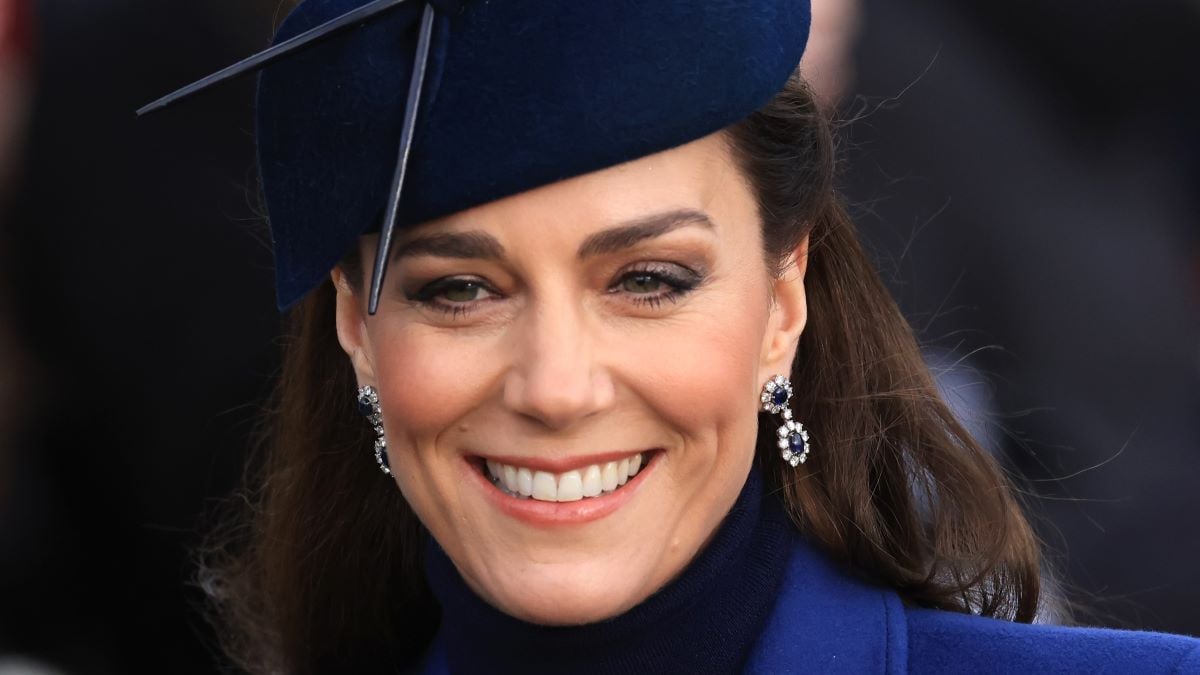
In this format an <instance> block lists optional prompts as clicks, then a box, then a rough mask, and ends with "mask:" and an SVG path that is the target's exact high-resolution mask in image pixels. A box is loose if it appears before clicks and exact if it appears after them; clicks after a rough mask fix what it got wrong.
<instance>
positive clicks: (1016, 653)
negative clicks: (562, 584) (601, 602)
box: [417, 509, 1200, 675]
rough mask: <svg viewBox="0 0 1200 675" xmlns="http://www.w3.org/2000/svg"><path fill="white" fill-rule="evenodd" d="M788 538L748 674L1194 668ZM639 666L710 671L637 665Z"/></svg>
mask: <svg viewBox="0 0 1200 675" xmlns="http://www.w3.org/2000/svg"><path fill="white" fill-rule="evenodd" d="M771 512H772V511H768V510H765V509H764V513H771ZM789 540H790V542H791V549H790V553H789V556H788V557H787V560H786V563H785V565H786V569H785V570H784V574H783V579H782V581H781V582H780V585H779V587H778V591H777V593H776V598H775V600H774V609H773V611H772V612H771V614H770V616H769V618H768V619H767V620H766V622H765V624H764V625H763V627H762V628H761V633H760V635H759V638H758V641H757V643H756V644H754V646H753V648H752V650H751V653H750V656H749V659H748V660H747V662H746V663H745V668H744V672H747V673H762V674H764V675H765V674H778V673H823V674H837V673H855V674H858V673H886V674H887V675H894V674H896V673H1012V674H1013V675H1030V674H1032V673H1079V674H1080V675H1083V674H1085V673H1086V674H1092V673H1112V674H1114V675H1115V674H1117V673H1173V674H1178V675H1183V674H1192V673H1196V674H1200V640H1197V639H1195V638H1190V637H1184V636H1178V635H1164V634H1161V633H1148V632H1136V631H1118V630H1108V629H1099V628H1065V627H1060V626H1045V625H1030V624H1019V623H1011V622H1007V621H1000V620H996V619H989V618H984V617H978V616H970V615H965V614H956V613H953V612H945V611H938V610H930V609H920V608H912V607H905V606H904V604H903V603H902V602H901V600H900V598H899V596H898V595H897V594H896V593H895V592H893V591H891V590H889V589H886V588H881V587H877V586H873V585H871V584H868V583H865V582H863V581H861V580H859V579H857V578H855V576H854V575H852V574H850V573H849V572H848V571H847V570H845V569H844V568H842V567H841V566H839V565H837V564H836V563H834V562H832V561H831V560H830V559H829V558H828V557H826V556H825V555H824V554H823V553H821V552H820V551H819V550H818V549H817V548H816V547H814V546H812V545H811V544H809V543H808V542H806V541H805V540H803V539H802V538H800V537H799V536H795V535H793V536H791V537H789ZM689 573H690V572H689ZM689 573H685V575H686V574H689ZM695 611H697V612H703V611H706V610H705V609H704V608H703V607H698V608H696V610H695ZM618 620H620V619H618ZM659 629H661V626H660V627H658V628H654V629H653V630H659ZM647 630H650V629H647ZM547 639H551V638H550V636H547ZM464 644H465V645H466V646H461V645H455V646H454V647H450V646H448V643H447V641H446V640H445V636H443V635H439V637H438V639H437V640H436V641H435V643H434V644H433V645H432V647H431V649H430V651H429V652H428V654H427V655H426V660H425V662H424V663H423V664H421V666H420V667H419V668H418V671H417V672H421V673H427V674H431V675H432V674H435V673H436V674H442V673H451V672H466V671H456V670H455V669H454V668H453V667H452V665H453V663H452V661H451V658H450V657H452V656H454V654H453V653H452V652H451V651H450V650H451V649H470V648H471V647H470V643H464ZM493 648H494V647H493ZM486 653H487V652H485V654H486ZM537 653H538V652H536V651H519V650H515V651H514V653H513V654H512V655H513V656H515V657H516V658H518V659H520V658H522V656H525V655H527V656H526V658H528V659H529V660H528V662H527V663H526V664H525V665H526V666H527V667H529V668H536V667H538V666H539V664H538V662H537V656H536V654H537ZM594 653H595V652H592V651H587V650H584V651H580V652H579V654H578V657H577V662H578V663H581V664H586V663H588V659H589V658H590V657H591V655H592V654H594ZM494 672H501V671H494ZM525 672H532V671H530V670H528V669H525ZM563 672H574V671H571V670H567V671H563ZM641 672H646V673H655V672H712V671H710V670H706V669H703V668H700V669H693V670H687V671H682V670H678V669H674V668H668V669H666V670H661V669H657V668H653V667H645V668H643V669H642V671H641Z"/></svg>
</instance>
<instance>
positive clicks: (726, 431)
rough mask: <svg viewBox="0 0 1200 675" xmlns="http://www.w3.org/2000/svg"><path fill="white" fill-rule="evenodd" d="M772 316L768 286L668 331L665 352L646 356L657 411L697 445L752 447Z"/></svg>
mask: <svg viewBox="0 0 1200 675" xmlns="http://www.w3.org/2000/svg"><path fill="white" fill-rule="evenodd" d="M749 290H750V291H751V292H753V291H757V290H758V289H757V287H751V288H750V289H749ZM747 297H760V298H762V300H761V301H759V302H753V301H749V300H746V299H745V298H747ZM768 310H769V307H768V301H767V296H766V289H765V287H763V289H762V291H761V293H759V294H757V295H749V294H741V293H737V294H729V295H728V296H725V297H720V298H717V299H716V301H715V302H714V303H711V304H708V305H706V306H705V307H704V308H703V311H702V312H701V314H698V315H697V316H696V317H694V319H695V320H691V321H687V322H686V327H684V326H678V325H677V326H674V327H664V330H663V333H664V336H663V338H662V341H661V342H660V344H661V345H662V348H661V349H657V350H647V352H645V353H643V355H642V357H641V359H640V360H641V362H642V363H641V367H642V369H643V372H644V373H646V376H644V377H643V381H644V382H649V383H652V386H651V387H650V388H651V389H652V390H653V392H654V394H653V397H654V399H655V400H654V402H653V405H654V407H655V408H656V409H657V410H658V412H659V414H660V415H661V416H662V417H664V418H666V420H667V421H668V422H669V423H670V424H671V425H672V426H674V427H675V428H677V429H679V430H680V431H681V432H682V433H684V434H685V435H686V436H688V441H689V444H690V445H691V446H692V447H702V448H710V449H713V451H714V452H716V451H717V450H719V449H722V448H739V449H741V448H744V447H753V438H754V435H755V434H756V433H757V419H758V417H757V410H758V392H759V388H760V386H761V384H762V383H761V382H758V381H757V380H758V378H759V373H758V364H759V355H760V353H761V350H762V341H763V335H764V327H765V325H766V321H767V315H768ZM647 378H653V379H647ZM747 441H749V442H750V443H749V445H747ZM714 459H716V460H727V459H730V458H722V457H716V458H714ZM699 464H700V463H696V464H695V465H694V466H696V468H698V467H699Z"/></svg>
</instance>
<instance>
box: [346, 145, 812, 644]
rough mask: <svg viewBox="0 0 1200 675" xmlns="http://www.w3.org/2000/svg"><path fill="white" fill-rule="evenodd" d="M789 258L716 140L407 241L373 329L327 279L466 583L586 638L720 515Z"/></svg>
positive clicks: (450, 219) (798, 299)
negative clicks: (780, 264) (767, 250)
mask: <svg viewBox="0 0 1200 675" xmlns="http://www.w3.org/2000/svg"><path fill="white" fill-rule="evenodd" d="M806 251H807V242H806V243H805V245H802V246H801V248H800V249H798V251H797V252H796V254H795V255H794V256H793V258H794V260H795V264H794V265H793V266H792V267H790V268H789V269H788V271H787V272H786V273H785V274H784V275H783V276H782V277H781V278H778V279H776V278H773V277H772V276H771V275H770V274H769V272H768V268H767V265H766V263H765V261H764V257H763V252H762V238H761V234H760V222H759V218H758V214H757V210H756V206H755V202H754V198H753V195H752V193H751V191H750V189H749V187H748V186H747V184H746V183H745V181H744V178H743V175H742V173H741V171H740V170H739V169H738V168H737V167H736V165H735V163H734V160H733V157H732V155H731V153H730V150H729V148H728V147H727V145H726V141H725V137H724V136H723V135H719V134H716V135H712V136H709V137H706V138H703V139H701V140H699V141H696V142H693V143H690V144H688V145H685V146H681V147H679V148H675V149H672V150H669V151H666V152H662V153H659V154H656V155H652V156H649V157H646V158H643V159H639V160H636V161H633V162H629V163H627V164H623V165H620V166H617V167H613V168H610V169H606V170H603V171H598V172H595V173H591V174H587V175H584V176H581V177H578V178H573V179H570V180H566V181H562V182H559V183H555V184H552V185H549V186H545V187H541V188H538V189H535V190H532V191H529V192H525V193H522V194H518V195H516V196H513V197H508V198H505V199H502V200H499V201H496V202H492V203H489V204H485V205H483V206H479V207H476V208H473V209H470V210H467V211H462V212H460V213H456V214H454V215H451V216H447V217H445V218H442V219H439V220H436V221H432V222H429V223H425V224H423V225H421V226H419V227H416V228H412V229H411V230H409V231H406V232H404V233H403V234H401V235H400V237H399V238H398V239H397V241H396V243H395V247H394V250H393V253H394V257H393V259H392V262H391V264H390V266H389V268H388V275H387V281H386V285H385V287H384V290H383V297H382V299H381V301H380V306H379V311H378V313H377V314H376V315H375V316H373V317H368V316H366V314H365V311H364V301H363V297H362V295H363V294H362V293H355V292H354V291H353V290H352V289H351V287H350V285H349V284H347V283H346V279H345V278H344V277H343V276H342V275H341V273H340V272H339V271H335V272H334V278H335V282H336V284H337V286H338V295H339V297H338V334H339V338H340V340H341V342H342V345H343V347H344V348H345V349H346V351H347V353H348V354H349V355H350V357H351V360H352V362H353V364H354V367H355V370H356V372H357V376H358V380H359V383H360V384H370V385H373V386H375V387H376V388H377V389H378V391H379V398H380V402H381V405H382V410H383V419H384V427H385V429H386V432H387V440H388V456H389V461H390V464H391V468H392V472H393V476H394V478H395V481H396V483H397V485H398V486H399V488H400V490H401V491H402V492H403V494H404V497H405V499H407V501H408V503H409V504H411V506H412V508H413V509H414V510H415V511H416V513H417V515H418V516H419V517H420V519H421V521H422V522H423V523H424V524H425V526H426V527H427V528H428V529H429V531H430V532H431V533H432V534H433V536H434V537H435V538H436V539H437V541H438V542H439V543H440V544H441V546H442V547H443V548H444V549H445V551H446V552H447V554H448V555H449V556H450V558H451V559H452V560H453V561H454V564H455V566H456V567H457V568H458V570H459V571H460V573H461V574H462V576H463V578H464V579H465V580H466V581H467V583H468V584H469V585H470V586H471V587H472V589H474V590H475V592H476V593H478V594H479V595H480V596H481V597H482V598H484V599H485V600H487V601H488V602H489V603H490V604H492V605H494V606H495V607H497V608H499V609H500V610H502V611H504V612H506V613H508V614H510V615H512V616H515V617H518V618H521V619H525V620H527V621H531V622H535V623H542V624H578V623H588V622H593V621H598V620H601V619H604V618H608V617H611V616H614V615H616V614H619V613H621V612H623V611H625V610H628V609H629V608H631V607H633V606H634V605H636V604H638V603H639V602H641V601H642V600H645V599H646V598H647V597H648V596H650V595H651V594H652V593H653V592H655V591H656V590H658V589H659V588H661V587H662V586H663V585H665V584H666V583H667V582H669V581H670V580H671V579H672V578H673V577H675V576H676V575H677V574H678V573H679V572H680V571H681V570H682V569H683V568H684V567H685V566H686V565H687V563H688V562H689V561H690V560H691V559H692V557H693V556H694V555H695V554H696V553H697V552H698V551H699V550H700V549H701V548H702V547H703V545H704V544H705V543H706V542H707V540H708V538H709V537H710V535H712V534H713V532H714V531H715V530H716V528H717V527H718V525H719V524H720V522H721V520H722V518H723V516H724V515H725V514H726V513H727V512H728V511H729V509H730V507H731V506H732V504H733V502H734V500H735V499H736V498H737V495H738V493H739V491H740V489H741V487H742V485H743V483H744V482H745V479H746V475H747V473H748V471H749V469H750V464H751V461H752V458H753V453H754V446H755V436H756V434H757V410H758V396H759V392H760V390H761V387H762V384H763V383H764V382H765V381H766V380H767V379H768V378H769V377H770V376H772V375H774V374H776V373H787V372H788V369H789V366H790V364H791V361H792V358H793V356H794V354H795V347H796V342H797V340H798V338H799V334H800V331H801V330H802V329H803V327H804V321H805V306H804V288H803V272H804V255H805V253H806ZM363 256H364V260H368V261H370V260H373V258H374V238H369V239H368V238H364V242H363ZM362 461H364V462H369V461H371V460H370V448H363V460H362ZM639 463H640V467H639V466H638V464H639ZM380 480H384V478H383V477H382V476H380Z"/></svg>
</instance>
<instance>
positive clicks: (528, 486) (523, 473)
mask: <svg viewBox="0 0 1200 675" xmlns="http://www.w3.org/2000/svg"><path fill="white" fill-rule="evenodd" d="M517 492H520V493H521V494H523V495H525V496H526V497H528V496H530V495H532V494H533V472H532V471H530V470H529V469H526V468H524V467H521V468H520V469H517Z"/></svg>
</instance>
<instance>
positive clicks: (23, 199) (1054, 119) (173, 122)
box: [0, 0, 1200, 674]
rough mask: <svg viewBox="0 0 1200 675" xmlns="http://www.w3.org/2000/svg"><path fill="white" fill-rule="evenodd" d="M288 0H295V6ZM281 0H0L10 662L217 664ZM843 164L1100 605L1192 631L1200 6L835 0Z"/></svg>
mask: <svg viewBox="0 0 1200 675" xmlns="http://www.w3.org/2000/svg"><path fill="white" fill-rule="evenodd" d="M285 4H286V3H285ZM281 11H284V9H281V6H280V0H237V1H234V0H205V1H202V0H106V1H105V2H102V3H101V2H94V1H82V0H38V1H37V2H31V1H30V0H0V674H3V673H16V672H65V673H134V672H137V673H140V672H172V673H192V672H195V673H207V672H213V671H215V670H217V668H218V666H217V665H216V664H217V660H216V657H215V654H214V648H213V646H212V639H211V634H210V631H209V630H208V629H207V628H206V626H205V624H204V622H203V620H202V619H201V618H200V614H199V612H198V609H197V605H198V603H199V602H200V597H199V594H198V593H197V592H195V590H194V589H192V588H191V587H190V586H189V585H188V584H187V580H188V578H189V574H190V571H191V567H190V563H189V560H188V556H189V549H191V548H192V547H194V546H195V545H196V544H197V543H198V541H199V534H198V532H199V531H200V530H201V529H202V527H203V524H202V514H203V513H204V511H205V510H206V509H207V508H209V507H210V506H211V504H212V502H213V500H215V499H218V498H220V497H222V496H224V495H227V494H228V493H229V492H230V491H231V490H232V489H233V488H234V487H235V486H236V484H237V481H238V476H239V473H240V470H241V463H242V459H243V457H244V455H245V453H246V451H247V448H248V445H249V443H250V438H251V436H252V433H253V431H254V426H255V421H256V419H257V417H258V415H259V412H260V410H261V406H262V402H263V400H264V398H265V396H266V394H267V393H268V392H269V389H270V384H271V377H272V374H273V372H274V370H275V368H276V366H277V358H278V356H277V344H276V336H277V334H278V317H277V314H276V312H275V309H274V303H273V290H272V277H271V256H270V251H269V248H268V246H267V245H266V243H265V242H266V241H267V238H266V231H265V226H264V225H263V223H262V222H261V219H260V218H259V216H258V215H257V214H258V209H257V206H256V204H257V199H256V196H255V190H254V175H255V174H254V167H253V149H254V145H253V138H252V133H251V129H252V128H253V124H252V111H253V107H252V106H253V96H252V94H253V82H252V79H246V80H243V81H241V82H237V83H234V84H231V85H228V86H225V87H222V88H220V89H218V90H216V91H213V92H210V93H209V94H206V95H203V96H201V97H199V98H196V99H194V100H192V101H191V102H189V103H187V104H185V105H182V106H180V107H178V108H176V109H171V110H169V111H167V112H165V113H160V114H157V115H154V116H151V117H148V118H145V119H135V117H134V115H133V110H135V109H136V108H137V107H139V106H140V105H141V104H143V103H146V102H148V101H149V100H151V99H153V98H156V97H157V96H159V95H161V94H163V93H166V92H168V91H170V90H172V89H174V88H175V87H177V86H180V85H182V84H185V83H186V82H189V81H191V80H192V79H195V78H198V77H200V76H202V75H204V74H207V73H208V72H210V71H213V70H216V69H217V68H219V67H221V66H224V65H227V64H228V63H230V62H232V61H234V60H236V59H237V58H239V57H241V56H244V55H247V54H249V53H251V52H252V51H254V50H255V49H257V48H259V47H261V46H263V45H265V44H266V42H267V41H268V39H269V36H270V32H271V27H272V25H273V22H274V21H275V19H276V18H277V16H278V15H279V14H280V12H281ZM814 13H815V22H814V35H813V39H812V43H811V46H810V49H809V53H808V54H807V56H806V63H805V68H806V72H807V73H808V74H809V77H810V79H812V80H813V81H814V82H815V83H816V84H817V86H818V87H819V89H820V91H821V92H822V95H823V96H824V98H825V100H826V101H827V103H828V105H829V107H830V108H831V110H833V111H835V114H836V115H837V117H838V118H839V119H842V120H845V121H846V125H845V126H844V128H843V130H842V138H843V153H844V156H845V158H846V161H847V164H846V169H845V172H844V174H843V186H844V191H845V192H846V194H847V197H848V198H849V200H850V201H851V202H852V204H853V210H854V212H855V214H856V216H857V220H858V222H859V223H860V226H861V227H862V230H863V236H864V238H865V239H866V241H867V242H868V245H869V246H870V247H871V249H872V251H873V252H874V253H875V255H876V257H877V259H878V261H879V264H880V268H881V270H882V272H883V274H884V277H885V279H886V280H887V282H888V283H889V285H891V287H892V289H893V291H894V292H895V293H896V296H897V298H898V299H899V300H900V302H901V305H902V306H903V308H904V309H905V311H906V313H907V314H908V316H909V317H910V319H911V320H912V322H913V324H914V327H915V328H916V329H917V331H918V334H919V335H920V337H921V339H922V341H923V343H924V344H925V345H926V347H927V353H928V355H929V359H930V362H931V364H933V365H934V366H935V368H936V370H937V372H938V374H939V377H940V379H941V381H942V384H943V386H944V389H945V391H946V394H947V396H948V397H949V398H950V399H951V400H952V401H953V402H954V403H955V404H956V405H957V406H958V407H959V408H960V409H961V411H962V414H963V415H964V417H966V418H967V419H968V420H969V421H970V422H971V423H972V424H973V425H975V426H976V428H977V429H978V433H979V434H980V436H981V437H982V438H984V439H985V440H986V441H987V442H988V444H989V446H990V447H991V448H992V449H994V451H995V452H996V453H997V454H998V456H1000V457H1001V459H1002V460H1003V461H1004V462H1006V463H1007V464H1008V466H1009V467H1011V468H1012V469H1013V470H1014V471H1016V472H1018V473H1019V474H1021V475H1022V476H1024V477H1025V478H1024V480H1025V484H1026V486H1027V488H1028V491H1029V496H1028V498H1027V502H1028V504H1029V507H1030V509H1031V512H1032V513H1033V515H1034V517H1035V519H1036V520H1037V523H1038V527H1039V530H1040V531H1041V533H1042V536H1043V537H1044V538H1045V539H1046V541H1047V544H1048V546H1049V548H1050V550H1051V552H1052V555H1051V562H1052V563H1053V564H1054V566H1055V567H1056V568H1057V572H1056V577H1057V578H1058V580H1059V582H1060V585H1061V586H1062V587H1063V589H1064V590H1063V592H1064V593H1065V594H1066V596H1067V597H1068V598H1070V599H1072V600H1073V601H1075V602H1076V603H1077V604H1078V605H1079V611H1078V616H1079V618H1080V619H1081V620H1083V621H1084V622H1087V623H1100V624H1105V625H1115V626H1122V627H1134V628H1146V629H1155V630H1167V631H1175V632H1185V633H1192V634H1200V612H1197V611H1196V608H1197V607H1200V525H1197V518H1198V516H1200V227H1198V225H1200V222H1198V220H1200V191H1198V190H1197V187H1198V186H1200V181H1198V179H1200V122H1197V120H1200V76H1197V75H1196V72H1195V69H1196V66H1197V65H1198V64H1200V5H1197V4H1196V3H1195V2H1191V1H1189V0H1147V1H1143V2H1136V3H1135V2H1124V3H1115V2H1108V3H1105V2H1101V3H1096V2H1083V1H1082V0H1039V1H1038V2H1034V0H1014V1H1012V2H1007V3H961V2H951V1H950V0H935V1H933V2H929V3H924V4H922V5H921V6H919V7H914V6H907V5H905V6H901V5H900V4H897V3H886V2H884V1H883V0H863V1H862V2H858V1H856V0H815V3H814Z"/></svg>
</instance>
